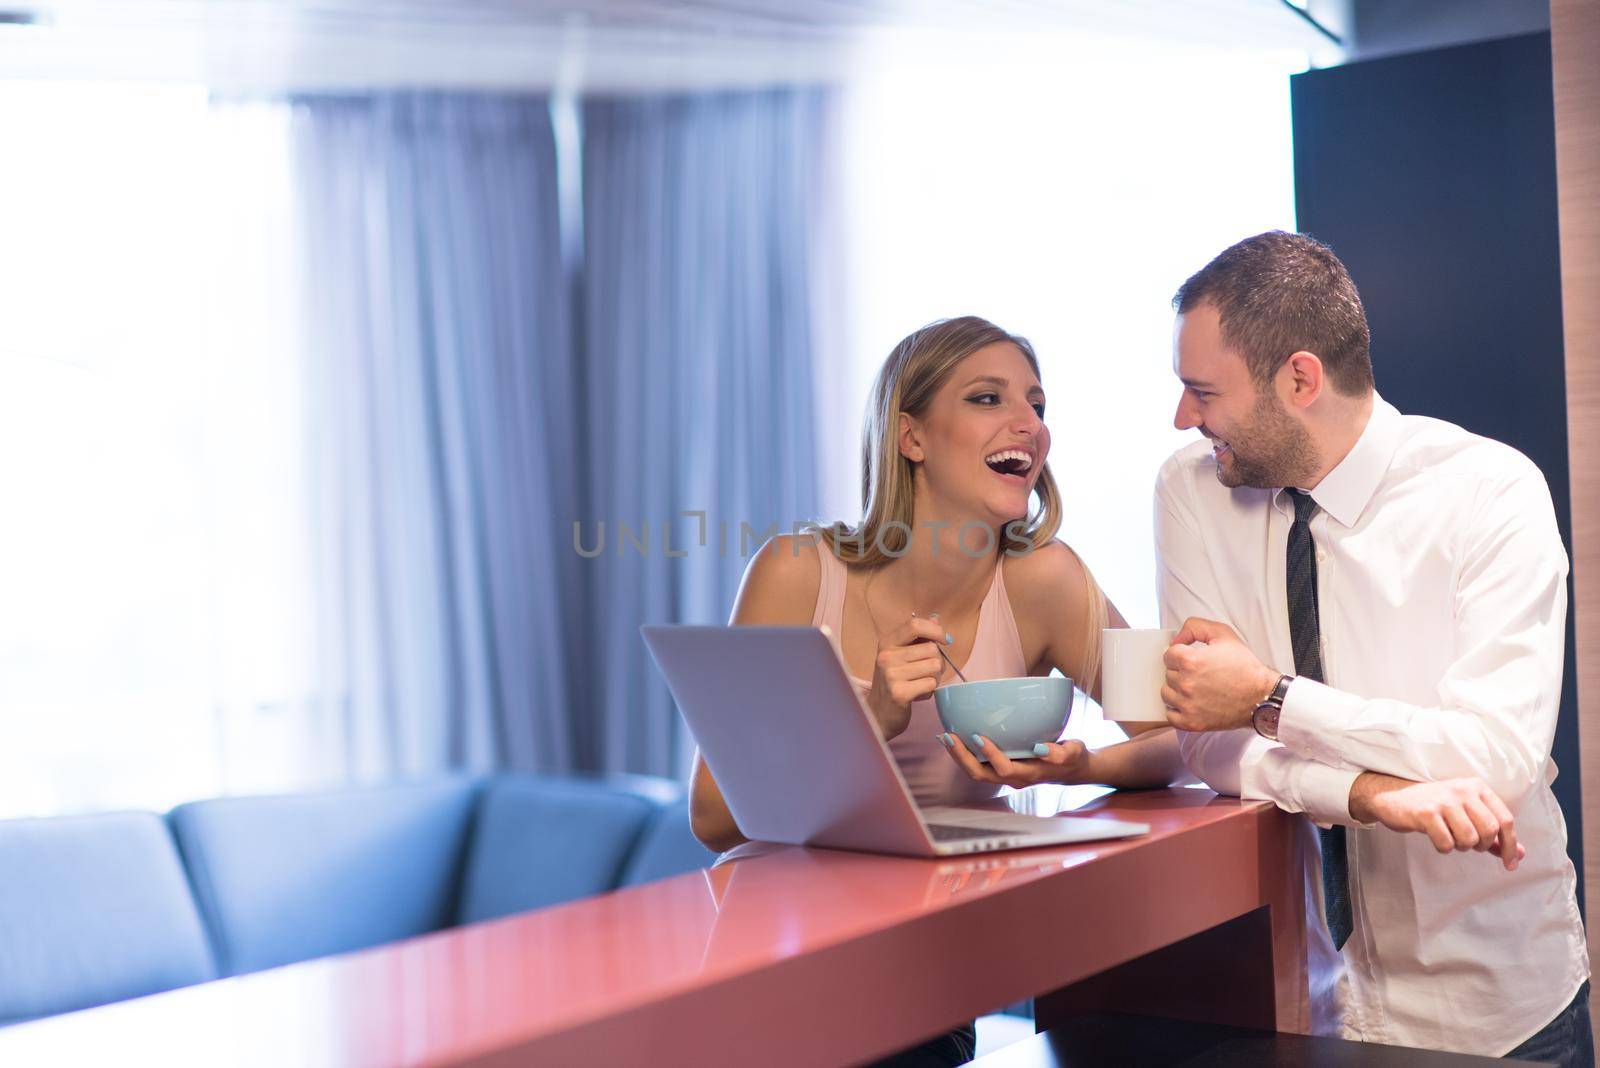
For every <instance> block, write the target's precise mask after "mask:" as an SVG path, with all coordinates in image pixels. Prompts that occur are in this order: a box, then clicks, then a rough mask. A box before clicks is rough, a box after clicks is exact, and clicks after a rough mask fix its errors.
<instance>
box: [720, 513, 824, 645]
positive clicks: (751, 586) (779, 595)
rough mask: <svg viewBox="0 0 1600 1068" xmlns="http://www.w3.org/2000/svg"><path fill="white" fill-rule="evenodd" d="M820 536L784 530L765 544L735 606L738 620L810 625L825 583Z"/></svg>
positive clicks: (746, 575)
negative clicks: (823, 580)
mask: <svg viewBox="0 0 1600 1068" xmlns="http://www.w3.org/2000/svg"><path fill="white" fill-rule="evenodd" d="M823 551H825V550H823V549H822V548H820V547H819V546H818V545H817V544H816V539H814V538H812V537H810V536H809V535H804V534H799V535H796V534H780V535H778V536H777V537H775V538H770V539H768V541H767V543H766V544H765V545H763V546H761V548H760V550H759V551H757V553H756V554H755V556H753V557H751V559H750V564H749V566H747V567H746V568H745V570H744V580H743V581H742V582H741V583H740V584H739V597H738V599H737V600H736V601H735V602H734V606H733V622H734V623H735V624H745V625H756V626H795V627H801V626H808V625H810V623H811V617H812V615H813V613H814V612H815V610H816V604H817V590H818V588H819V587H820V586H821V584H822V559H821V557H820V555H819V554H820V553H821V552H823Z"/></svg>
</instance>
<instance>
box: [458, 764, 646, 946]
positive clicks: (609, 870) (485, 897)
mask: <svg viewBox="0 0 1600 1068" xmlns="http://www.w3.org/2000/svg"><path fill="white" fill-rule="evenodd" d="M656 804H657V802H655V801H653V800H651V799H650V798H649V797H644V796H640V795H639V794H638V793H637V792H633V791H627V790H619V789H618V788H617V786H616V785H614V784H607V783H606V782H605V781H604V780H587V779H538V778H532V777H528V776H505V777H503V778H499V779H495V780H493V781H492V782H491V783H490V785H489V786H488V787H487V788H486V789H485V791H484V795H483V800H482V802H481V804H480V806H479V810H478V825H477V829H476V831H475V832H474V835H473V841H472V853H471V856H470V857H469V858H468V860H467V871H466V877H465V880H464V882H463V884H462V888H461V911H460V914H459V915H460V921H461V922H462V923H473V922H476V921H478V920H488V919H493V918H494V917H496V916H506V915H509V914H511V913H513V912H525V911H527V910H528V909H536V908H542V907H543V906H545V905H555V904H558V903H560V902H563V901H571V900H572V899H574V898H579V897H585V896H587V895H589V894H598V893H602V892H603V891H606V890H611V889H614V888H615V887H616V885H617V882H618V880H619V879H621V877H622V871H623V867H624V866H625V865H626V863H627V860H628V855H629V854H630V853H631V852H632V851H633V846H634V843H635V842H636V841H637V840H638V838H639V835H640V833H641V832H642V831H643V830H644V827H645V824H646V823H647V822H648V821H649V819H650V817H651V816H652V815H653V814H654V812H655V810H656Z"/></svg>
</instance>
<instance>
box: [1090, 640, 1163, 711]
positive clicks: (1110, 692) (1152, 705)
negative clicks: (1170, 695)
mask: <svg viewBox="0 0 1600 1068" xmlns="http://www.w3.org/2000/svg"><path fill="white" fill-rule="evenodd" d="M1177 636H1178V632H1177V631H1175V630H1136V629H1128V628H1117V629H1115V630H1103V631H1101V632H1100V707H1101V709H1103V710H1104V712H1105V715H1106V719H1109V720H1112V721H1114V722H1116V723H1165V722H1167V706H1166V705H1165V704H1164V703H1163V702H1162V700H1161V687H1162V686H1164V685H1165V684H1166V681H1167V668H1166V665H1165V664H1163V663H1162V660H1161V658H1162V657H1163V656H1165V655H1166V652H1167V647H1168V646H1170V645H1171V644H1172V639H1174V638H1176V637H1177Z"/></svg>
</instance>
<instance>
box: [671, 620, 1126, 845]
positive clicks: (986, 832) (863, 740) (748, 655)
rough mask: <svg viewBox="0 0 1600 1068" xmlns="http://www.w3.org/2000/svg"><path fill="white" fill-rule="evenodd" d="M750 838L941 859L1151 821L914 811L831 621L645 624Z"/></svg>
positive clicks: (1115, 831)
mask: <svg viewBox="0 0 1600 1068" xmlns="http://www.w3.org/2000/svg"><path fill="white" fill-rule="evenodd" d="M640 632H641V633H642V634H643V635H644V640H645V644H646V645H648V646H649V647H650V653H651V655H652V656H653V657H655V661H656V665H657V666H658V667H659V668H660V669H661V673H662V674H663V675H664V676H666V680H667V686H668V687H669V688H670V689H671V690H672V696H673V698H674V699H676V701H677V703H678V709H679V711H680V712H682V713H683V718H684V720H685V721H686V722H687V723H688V725H689V730H690V731H691V732H693V734H694V737H695V741H696V742H698V743H699V746H700V751H701V753H702V754H703V755H704V756H705V759H706V763H707V765H708V766H709V767H710V768H711V773H712V774H713V775H714V776H715V777H716V780H717V785H718V786H720V787H721V788H722V795H723V797H724V798H726V799H727V802H728V808H729V810H730V811H731V812H732V813H733V818H734V820H735V822H737V823H738V825H739V829H740V830H741V831H743V832H744V834H745V836H746V837H749V838H752V839H758V840H761V841H768V842H781V843H785V844H788V845H810V846H827V847H830V848H833V849H854V850H860V851H863V852H869V853H895V854H900V855H904V856H915V857H942V856H951V855H954V854H959V853H982V852H989V851H991V850H1001V849H1023V848H1028V847H1032V846H1045V845H1061V844H1065V843H1074V842H1093V841H1099V840H1103V839H1112V838H1128V837H1132V836H1134V835H1139V834H1144V833H1146V832H1147V831H1149V829H1150V827H1149V825H1148V824H1143V823H1127V822H1123V821H1120V820H1111V819H1103V818H1099V817H1087V816H1052V817H1042V816H1026V815H1021V814H1018V813H1013V812H992V811H984V810H981V809H973V808H958V807H938V808H926V809H922V808H918V806H917V804H916V802H915V801H913V800H912V797H911V791H910V790H909V789H907V787H906V782H905V779H904V778H903V777H902V776H901V774H900V768H899V765H897V764H896V763H895V760H894V757H893V755H892V754H891V753H890V752H889V747H888V745H887V744H885V742H884V740H883V735H882V734H881V732H880V731H879V729H878V726H877V723H876V722H875V721H874V720H873V718H872V713H871V712H870V711H868V709H867V707H866V704H865V703H864V702H863V701H862V699H861V695H860V693H859V692H858V691H857V690H856V687H855V684H854V683H852V682H851V681H850V676H849V672H848V670H847V669H846V667H845V663H844V659H843V657H842V656H841V654H840V652H839V648H838V646H837V644H836V643H835V641H834V640H833V636H832V635H831V634H830V633H829V632H828V630H827V628H826V627H690V626H645V627H641V628H640Z"/></svg>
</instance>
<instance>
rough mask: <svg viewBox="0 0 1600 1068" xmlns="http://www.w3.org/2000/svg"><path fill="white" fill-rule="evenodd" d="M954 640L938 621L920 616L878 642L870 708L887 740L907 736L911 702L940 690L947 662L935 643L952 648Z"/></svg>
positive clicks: (868, 702)
mask: <svg viewBox="0 0 1600 1068" xmlns="http://www.w3.org/2000/svg"><path fill="white" fill-rule="evenodd" d="M953 641H954V639H952V638H951V637H950V633H949V632H948V631H946V630H945V629H944V627H943V626H941V625H940V624H939V623H938V622H936V621H935V620H932V619H923V618H921V617H920V616H913V617H912V618H911V619H909V620H907V621H906V622H905V623H903V624H901V625H900V626H899V627H897V628H896V629H895V630H892V631H890V632H889V633H888V634H886V635H883V636H882V637H880V638H879V639H878V655H877V658H876V659H875V660H874V661H873V666H872V689H871V690H870V691H869V692H868V694H867V707H868V708H869V709H871V710H872V714H873V716H874V717H875V718H876V719H877V721H878V727H879V728H880V729H881V730H882V731H883V736H884V737H885V738H893V737H895V736H897V735H899V734H903V733H905V729H906V727H907V726H908V725H909V724H910V723H911V702H913V701H915V700H917V699H918V698H919V697H926V696H928V695H929V694H930V693H932V692H933V691H934V690H935V689H937V688H938V686H939V678H940V676H942V675H943V674H944V668H945V663H944V657H942V656H940V655H939V650H938V649H937V648H935V643H937V644H938V645H944V646H948V645H950V644H951V643H952V642H953Z"/></svg>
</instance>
